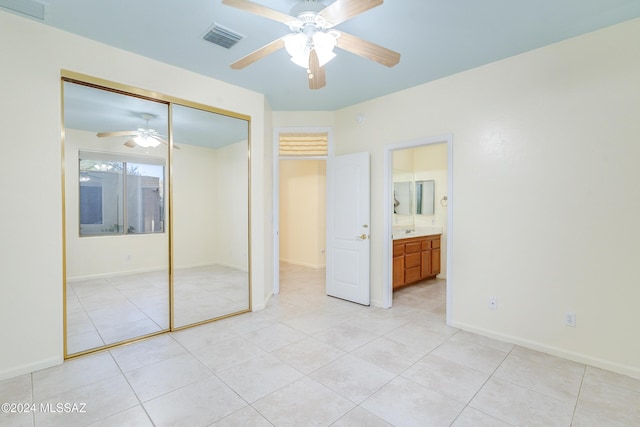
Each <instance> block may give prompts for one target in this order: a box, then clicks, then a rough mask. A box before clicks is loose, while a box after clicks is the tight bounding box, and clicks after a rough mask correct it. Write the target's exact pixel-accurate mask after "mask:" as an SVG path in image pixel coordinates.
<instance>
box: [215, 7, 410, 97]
mask: <svg viewBox="0 0 640 427" xmlns="http://www.w3.org/2000/svg"><path fill="white" fill-rule="evenodd" d="M382 2H383V0H336V1H334V2H333V3H331V4H330V5H329V6H325V5H324V4H323V3H321V2H320V1H316V0H301V1H300V2H299V3H298V4H296V5H295V6H294V7H293V8H292V9H291V12H290V15H287V14H286V13H282V12H279V11H277V10H274V9H270V8H268V7H266V6H263V5H261V4H258V3H255V2H253V1H250V0H222V3H223V4H226V5H227V6H231V7H235V8H236V9H241V10H244V11H246V12H250V13H254V14H256V15H260V16H262V17H265V18H268V19H271V20H274V21H278V22H281V23H283V24H285V25H287V26H288V27H289V30H290V31H291V34H287V35H286V36H284V37H282V38H279V39H277V40H275V41H273V42H271V43H269V44H267V45H266V46H263V47H261V48H260V49H258V50H256V51H255V52H253V53H250V54H249V55H247V56H245V57H244V58H241V59H239V60H238V61H236V62H234V63H233V64H231V68H233V69H241V68H244V67H246V66H247V65H251V64H253V63H254V62H256V61H257V60H259V59H262V58H264V57H265V56H267V55H269V54H271V53H273V52H275V51H277V50H279V49H281V48H283V47H284V48H285V49H286V50H287V53H288V54H289V55H290V56H291V61H292V62H293V63H295V64H296V65H299V66H301V67H302V68H305V69H306V70H307V76H308V78H309V88H310V89H320V88H321V87H324V86H325V85H326V78H325V72H324V65H325V64H326V63H327V62H329V61H330V60H331V59H333V58H334V57H335V56H336V54H335V53H333V48H334V47H339V48H340V49H343V50H346V51H348V52H351V53H354V54H356V55H359V56H362V57H364V58H368V59H371V60H373V61H376V62H378V63H380V64H382V65H385V66H387V67H393V66H394V65H396V64H397V63H398V62H400V54H399V53H397V52H394V51H392V50H389V49H387V48H384V47H382V46H378V45H377V44H374V43H371V42H368V41H366V40H363V39H361V38H358V37H356V36H352V35H350V34H347V33H345V32H343V31H337V30H334V29H333V27H334V26H336V25H338V24H340V23H342V22H344V21H346V20H348V19H351V18H353V17H354V16H356V15H359V14H361V13H363V12H366V11H367V10H369V9H372V8H374V7H376V6H379V5H381V4H382Z"/></svg>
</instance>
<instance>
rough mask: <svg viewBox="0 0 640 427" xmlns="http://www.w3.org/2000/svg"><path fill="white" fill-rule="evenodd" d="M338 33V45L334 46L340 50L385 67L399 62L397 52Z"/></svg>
mask: <svg viewBox="0 0 640 427" xmlns="http://www.w3.org/2000/svg"><path fill="white" fill-rule="evenodd" d="M339 33H340V37H338V44H337V45H336V46H337V47H339V48H340V49H344V50H346V51H347V52H351V53H355V54H356V55H360V56H363V57H365V58H368V59H371V60H372V61H376V62H378V63H380V64H382V65H385V66H387V67H393V66H394V65H396V64H397V63H398V62H400V54H399V53H398V52H394V51H393V50H390V49H387V48H386V47H382V46H379V45H377V44H375V43H371V42H368V41H366V40H363V39H361V38H360V37H356V36H352V35H351V34H347V33H343V32H342V31H339Z"/></svg>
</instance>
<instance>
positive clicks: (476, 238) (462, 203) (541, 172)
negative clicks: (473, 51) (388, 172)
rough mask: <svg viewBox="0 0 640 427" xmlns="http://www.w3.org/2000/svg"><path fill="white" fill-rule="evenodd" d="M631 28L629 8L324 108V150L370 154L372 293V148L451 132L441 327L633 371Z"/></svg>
mask: <svg viewBox="0 0 640 427" xmlns="http://www.w3.org/2000/svg"><path fill="white" fill-rule="evenodd" d="M638 40H640V20H634V21H630V22H627V23H624V24H621V25H617V26H613V27H610V28H607V29H604V30H601V31H598V32H595V33H591V34H587V35H585V36H581V37H578V38H575V39H571V40H568V41H565V42H562V43H559V44H555V45H551V46H548V47H545V48H542V49H538V50H535V51H532V52H529V53H526V54H523V55H519V56H516V57H512V58H509V59H506V60H503V61H499V62H496V63H493V64H489V65H487V66H484V67H480V68H477V69H474V70H470V71H468V72H464V73H460V74H457V75H454V76H451V77H448V78H444V79H441V80H438V81H435V82H432V83H429V84H425V85H422V86H419V87H416V88H414V89H411V90H406V91H402V92H398V93H395V94H392V95H389V96H386V97H383V98H380V99H376V100H372V101H370V102H366V103H363V104H359V105H355V106H352V107H349V108H345V109H342V110H340V111H338V112H337V118H336V122H337V123H336V151H337V154H343V153H350V152H357V151H370V152H371V159H372V165H371V166H372V168H371V170H372V172H371V175H372V191H371V201H372V227H373V229H372V233H371V234H372V241H371V255H372V260H374V262H372V265H371V270H372V271H371V278H372V283H371V287H372V289H371V295H372V300H379V299H380V298H381V292H382V279H381V278H382V267H381V264H380V263H378V262H375V260H377V259H380V258H381V254H382V239H381V237H380V234H378V233H375V230H380V229H381V227H382V209H383V204H384V201H383V200H382V194H383V191H382V188H383V182H382V175H383V173H382V170H383V147H384V146H385V145H386V144H391V143H397V142H399V141H413V140H418V139H420V138H425V137H432V136H438V135H444V134H448V133H452V134H453V165H454V166H453V182H452V183H449V184H450V190H451V191H452V193H451V195H452V197H451V198H450V204H449V209H453V224H452V227H453V229H452V231H453V233H454V234H453V236H450V242H451V243H452V245H453V260H452V263H453V267H452V268H453V270H452V271H450V272H449V277H450V279H451V282H452V283H453V304H452V306H451V307H449V308H450V310H452V311H451V315H452V320H453V324H454V325H455V326H458V327H461V328H463V329H467V330H471V331H476V332H480V333H483V334H486V335H490V336H493V337H497V338H502V339H506V340H508V341H511V342H515V343H519V344H522V345H525V346H528V347H531V348H536V349H540V350H544V351H547V352H550V353H553V354H558V355H561V356H565V357H569V358H571V359H575V360H580V361H584V362H587V363H591V364H594V365H597V366H601V367H604V368H608V369H612V370H614V371H618V372H622V373H627V374H630V375H633V376H636V377H640V340H638V339H637V331H636V329H637V328H636V326H637V325H639V324H640V310H638V307H637V306H638V301H640V286H638V285H637V271H636V264H637V260H638V259H640V246H638V244H637V242H638V241H640V226H638V218H640V192H638V190H637V183H638V182H640V167H638V159H640V144H639V143H638V135H640V120H638V111H640V55H638V50H637V41H638ZM359 113H362V114H364V115H365V116H366V121H365V122H364V123H363V124H361V125H358V124H357V123H356V122H355V117H356V115H357V114H359ZM489 296H495V297H496V298H497V301H498V309H497V310H495V311H492V310H489V309H488V297H489ZM567 311H572V312H575V313H576V314H577V327H575V328H571V327H568V326H565V325H564V313H565V312H567Z"/></svg>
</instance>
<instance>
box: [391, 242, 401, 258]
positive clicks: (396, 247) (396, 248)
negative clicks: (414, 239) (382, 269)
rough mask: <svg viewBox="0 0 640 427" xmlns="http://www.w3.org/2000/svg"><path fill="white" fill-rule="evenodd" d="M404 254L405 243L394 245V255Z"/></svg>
mask: <svg viewBox="0 0 640 427" xmlns="http://www.w3.org/2000/svg"><path fill="white" fill-rule="evenodd" d="M401 255H404V244H400V245H393V256H394V257H397V256H401Z"/></svg>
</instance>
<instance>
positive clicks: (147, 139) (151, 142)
mask: <svg viewBox="0 0 640 427" xmlns="http://www.w3.org/2000/svg"><path fill="white" fill-rule="evenodd" d="M133 141H134V142H135V143H136V144H138V145H139V146H140V147H144V148H155V147H157V146H158V145H160V141H158V140H157V139H155V138H154V137H152V136H149V135H138V136H136V137H135V138H133Z"/></svg>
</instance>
